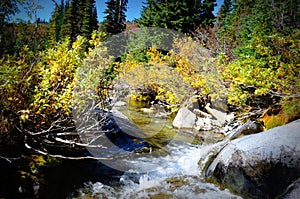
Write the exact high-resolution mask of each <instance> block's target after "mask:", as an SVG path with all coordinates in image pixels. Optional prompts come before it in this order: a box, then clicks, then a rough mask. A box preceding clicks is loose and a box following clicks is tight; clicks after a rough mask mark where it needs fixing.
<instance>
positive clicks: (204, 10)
mask: <svg viewBox="0 0 300 199" xmlns="http://www.w3.org/2000/svg"><path fill="white" fill-rule="evenodd" d="M215 6H216V0H204V1H203V3H202V5H201V14H200V17H201V24H202V25H203V26H210V25H212V24H213V22H214V20H215V16H214V14H213V11H214V8H215Z"/></svg>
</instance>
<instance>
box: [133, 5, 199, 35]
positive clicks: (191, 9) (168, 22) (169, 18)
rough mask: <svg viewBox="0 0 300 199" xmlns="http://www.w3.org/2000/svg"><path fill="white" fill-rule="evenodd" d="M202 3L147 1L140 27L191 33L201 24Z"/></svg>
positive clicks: (139, 20) (139, 21)
mask: <svg viewBox="0 0 300 199" xmlns="http://www.w3.org/2000/svg"><path fill="white" fill-rule="evenodd" d="M200 8H201V1H195V0H183V1H175V0H169V1H166V0H147V1H146V3H145V6H143V8H142V15H141V18H140V19H138V20H137V22H138V23H139V24H140V26H144V27H153V26H154V27H161V28H168V29H174V30H177V31H181V32H184V33H190V32H192V31H194V30H195V28H196V27H197V26H198V25H199V24H200V23H201V19H200Z"/></svg>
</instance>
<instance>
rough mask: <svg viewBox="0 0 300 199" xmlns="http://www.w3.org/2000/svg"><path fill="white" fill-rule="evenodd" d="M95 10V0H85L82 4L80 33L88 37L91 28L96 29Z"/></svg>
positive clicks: (91, 30)
mask: <svg viewBox="0 0 300 199" xmlns="http://www.w3.org/2000/svg"><path fill="white" fill-rule="evenodd" d="M97 26H98V25H97V11H96V8H95V0H87V1H86V2H85V4H84V13H83V21H82V29H81V32H82V35H83V36H85V37H86V38H90V36H91V34H92V32H93V30H95V29H97Z"/></svg>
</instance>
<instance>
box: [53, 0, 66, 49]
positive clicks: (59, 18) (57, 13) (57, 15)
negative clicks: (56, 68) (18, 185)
mask: <svg viewBox="0 0 300 199" xmlns="http://www.w3.org/2000/svg"><path fill="white" fill-rule="evenodd" d="M68 7H69V2H68V1H67V2H66V3H65V2H64V0H61V3H60V4H55V8H54V11H53V13H52V17H51V20H50V23H49V28H48V37H49V40H50V45H53V44H55V42H58V41H60V39H61V33H62V26H63V25H64V18H65V12H66V10H67V9H68Z"/></svg>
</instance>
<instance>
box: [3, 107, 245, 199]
mask: <svg viewBox="0 0 300 199" xmlns="http://www.w3.org/2000/svg"><path fill="white" fill-rule="evenodd" d="M142 108H145V104H138V103H134V104H132V103H128V104H127V105H126V106H121V107H118V109H119V111H121V112H122V113H123V114H124V115H126V116H127V117H128V118H129V119H130V120H131V121H133V122H134V123H135V124H136V125H137V126H138V127H139V128H140V129H141V130H142V131H143V132H144V133H145V134H146V135H147V137H146V138H144V140H145V141H147V142H148V143H150V144H151V146H152V151H151V153H145V154H143V153H140V154H137V155H134V156H133V157H130V158H128V157H124V158H120V157H118V158H117V160H115V161H114V160H112V161H109V162H104V161H98V160H62V161H61V163H60V164H57V165H54V166H51V167H47V168H43V169H40V170H39V172H38V176H36V177H37V178H38V179H34V181H35V182H33V181H31V182H21V181H19V180H20V179H18V178H17V177H16V173H17V172H19V167H18V166H16V167H15V168H12V169H11V171H10V172H6V171H4V170H2V171H1V175H2V180H1V181H3V182H2V183H1V189H0V198H2V197H3V198H24V197H26V198H32V197H36V198H56V199H59V198H156V199H159V198H240V197H239V196H237V195H234V194H233V193H231V192H230V191H229V190H227V189H225V190H222V189H220V188H219V187H218V186H216V185H215V184H212V183H208V182H206V181H205V180H204V177H203V176H202V174H201V168H200V167H199V164H198V162H199V160H200V159H203V158H205V156H206V155H207V153H206V152H207V151H209V150H210V149H211V148H212V146H213V144H214V143H215V142H217V141H220V138H219V137H218V136H216V134H215V133H212V132H202V133H201V132H200V135H201V138H199V137H198V138H197V137H195V136H194V135H193V132H188V133H187V132H181V131H179V130H176V129H174V128H173V127H172V120H173V118H170V117H166V116H165V115H164V113H163V111H162V110H157V111H152V110H151V111H148V112H147V111H146V112H145V111H142ZM147 108H149V107H147ZM146 110H150V109H146ZM120 165H129V169H124V170H120V169H116V168H120ZM2 167H3V165H2ZM122 168H123V167H122ZM2 169H7V168H6V167H3V168H2ZM21 180H22V179H21ZM1 192H2V193H4V194H2V195H1Z"/></svg>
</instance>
